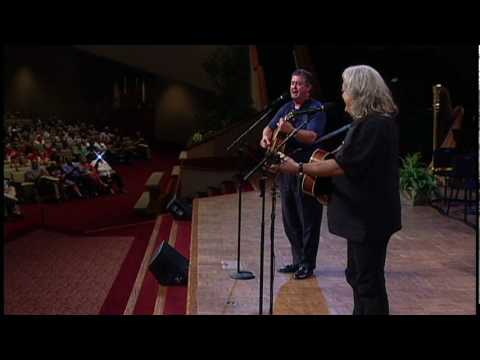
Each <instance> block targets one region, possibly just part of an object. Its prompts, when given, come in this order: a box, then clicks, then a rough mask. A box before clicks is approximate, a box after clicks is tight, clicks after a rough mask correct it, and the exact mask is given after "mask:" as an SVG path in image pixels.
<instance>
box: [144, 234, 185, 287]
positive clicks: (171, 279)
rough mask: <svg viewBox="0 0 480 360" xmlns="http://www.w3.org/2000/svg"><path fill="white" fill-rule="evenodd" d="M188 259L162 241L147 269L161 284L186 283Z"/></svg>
mask: <svg viewBox="0 0 480 360" xmlns="http://www.w3.org/2000/svg"><path fill="white" fill-rule="evenodd" d="M188 266H189V264H188V259H187V258H186V257H184V256H183V255H182V254H180V253H179V252H178V251H177V250H175V249H174V248H173V247H171V246H170V245H168V243H167V242H166V241H164V242H163V243H162V244H161V245H160V247H159V248H158V251H157V252H156V254H155V255H154V256H153V258H152V261H151V262H150V265H149V270H150V271H151V272H152V273H153V275H154V276H155V278H156V279H157V281H158V282H159V283H160V284H162V285H167V286H169V285H186V284H187V282H188Z"/></svg>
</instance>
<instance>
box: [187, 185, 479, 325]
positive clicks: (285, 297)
mask: <svg viewBox="0 0 480 360" xmlns="http://www.w3.org/2000/svg"><path fill="white" fill-rule="evenodd" d="M265 209H266V212H265V262H264V290H263V300H264V302H263V314H268V313H269V310H270V297H269V294H270V223H271V221H270V213H271V199H270V194H268V193H267V199H266V208H265ZM237 213H238V196H237V195H236V194H231V195H222V196H216V197H209V198H202V199H198V200H195V202H194V216H193V224H192V245H191V246H192V247H191V267H190V278H189V291H188V300H187V314H198V315H207V314H208V315H227V314H228V315H240V314H244V315H245V314H248V315H255V314H258V313H259V276H260V219H261V198H260V197H259V194H258V193H257V192H248V193H244V194H243V211H242V240H241V270H249V271H251V272H253V273H254V275H255V279H253V280H234V279H232V278H231V277H230V273H231V272H232V271H235V270H236V264H237V262H236V259H237V226H238V225H237V224H238V215H237ZM326 220H327V217H326V209H324V216H323V223H322V229H321V238H320V246H319V250H318V256H317V268H316V269H315V274H314V277H312V278H310V279H306V280H294V279H293V278H292V276H291V275H288V274H280V273H278V272H277V271H276V270H275V273H274V287H273V289H274V291H273V294H274V296H273V314H275V315H287V314H289V315H349V314H351V312H352V308H353V300H352V291H351V289H350V287H349V285H348V284H347V282H346V281H345V275H344V270H345V266H346V241H345V240H344V239H342V238H339V237H337V236H335V235H332V234H330V233H329V231H328V228H327V222H326ZM402 221H403V229H402V230H401V231H399V232H398V233H396V234H395V235H394V236H393V237H392V239H391V241H390V244H389V247H388V253H387V265H386V281H387V290H388V293H389V301H390V312H391V314H392V315H450V314H452V315H470V314H475V310H476V251H477V248H476V235H475V230H474V229H473V228H472V227H470V226H467V225H466V224H464V223H462V222H461V221H458V220H455V219H452V218H449V217H446V216H443V215H441V214H440V213H439V212H438V211H437V210H435V209H433V208H431V207H423V206H422V207H414V208H412V207H407V206H404V207H402ZM274 254H275V260H274V264H275V267H276V268H277V269H278V268H280V267H281V266H282V265H284V264H287V263H290V262H291V253H290V245H289V243H288V240H287V238H286V236H285V234H284V232H283V224H282V217H281V208H280V199H278V200H277V210H276V220H275V251H274Z"/></svg>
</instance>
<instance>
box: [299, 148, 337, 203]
mask: <svg viewBox="0 0 480 360" xmlns="http://www.w3.org/2000/svg"><path fill="white" fill-rule="evenodd" d="M332 157H333V153H331V152H328V151H325V150H322V149H317V150H315V151H314V152H313V154H312V156H311V157H310V163H314V162H318V161H321V160H328V159H331V158H332ZM302 190H303V192H304V193H305V194H308V195H310V196H313V197H314V198H316V199H317V200H318V201H319V202H320V203H321V204H322V205H327V204H328V201H329V200H330V194H331V193H332V191H333V183H332V179H331V177H315V176H310V175H306V174H304V175H303V179H302Z"/></svg>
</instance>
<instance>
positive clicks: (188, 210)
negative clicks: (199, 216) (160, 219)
mask: <svg viewBox="0 0 480 360" xmlns="http://www.w3.org/2000/svg"><path fill="white" fill-rule="evenodd" d="M167 210H168V211H169V212H170V213H171V214H172V215H173V218H174V219H175V220H192V205H191V204H189V203H187V201H186V200H180V199H177V198H176V197H174V198H172V200H170V202H169V203H168V205H167Z"/></svg>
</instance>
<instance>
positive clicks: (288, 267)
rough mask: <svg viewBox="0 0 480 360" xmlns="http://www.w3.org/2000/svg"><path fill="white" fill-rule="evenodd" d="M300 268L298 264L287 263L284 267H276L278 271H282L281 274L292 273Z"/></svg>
mask: <svg viewBox="0 0 480 360" xmlns="http://www.w3.org/2000/svg"><path fill="white" fill-rule="evenodd" d="M299 268H300V265H298V264H288V265H285V266H284V267H282V268H280V269H278V272H280V273H283V274H292V273H294V272H296V271H298V269H299Z"/></svg>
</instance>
